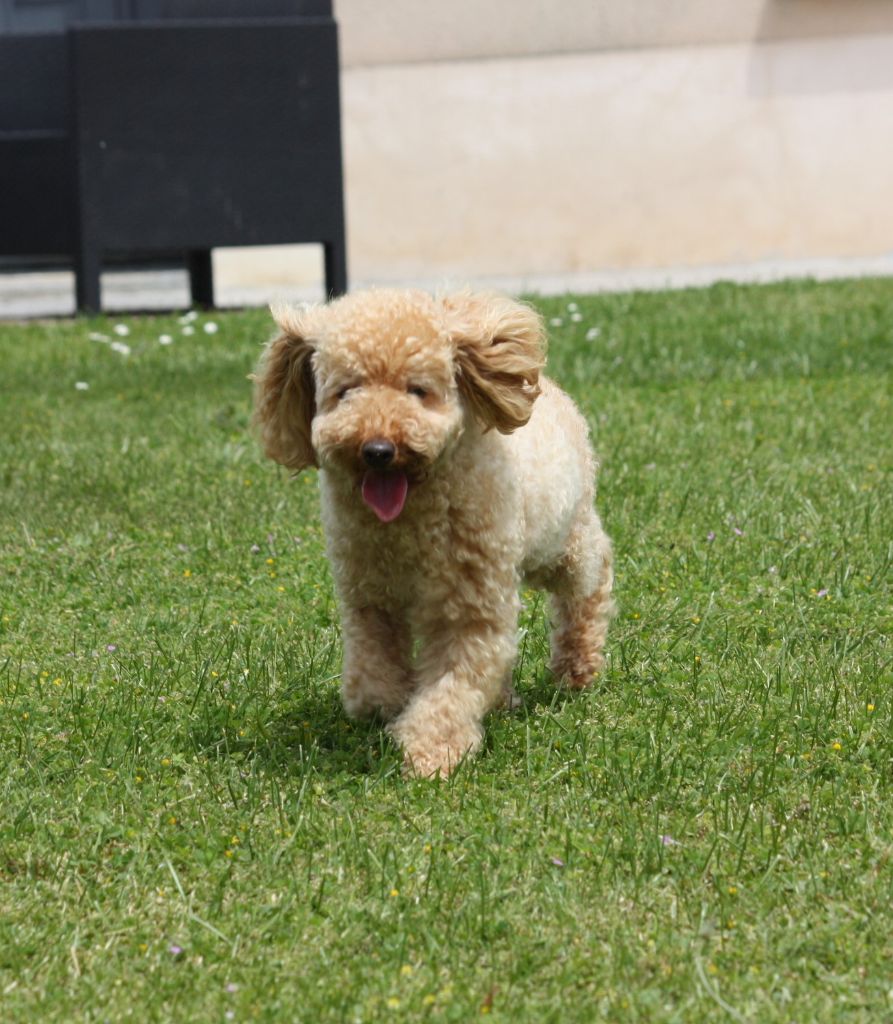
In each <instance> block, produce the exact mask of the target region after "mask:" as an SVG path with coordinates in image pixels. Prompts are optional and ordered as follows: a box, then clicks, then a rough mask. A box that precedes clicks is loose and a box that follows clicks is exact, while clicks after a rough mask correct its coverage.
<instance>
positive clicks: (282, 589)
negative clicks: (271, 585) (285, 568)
mask: <svg viewBox="0 0 893 1024" xmlns="http://www.w3.org/2000/svg"><path fill="white" fill-rule="evenodd" d="M276 590H278V591H279V593H280V594H284V593H285V587H277V588H276Z"/></svg>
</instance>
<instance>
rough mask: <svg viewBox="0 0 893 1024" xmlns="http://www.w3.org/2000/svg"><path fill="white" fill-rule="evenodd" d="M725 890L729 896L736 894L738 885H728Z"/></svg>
mask: <svg viewBox="0 0 893 1024" xmlns="http://www.w3.org/2000/svg"><path fill="white" fill-rule="evenodd" d="M727 892H728V894H729V895H730V896H737V895H738V886H737V885H730V886H729V888H728V890H727Z"/></svg>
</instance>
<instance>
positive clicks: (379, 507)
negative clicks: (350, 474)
mask: <svg viewBox="0 0 893 1024" xmlns="http://www.w3.org/2000/svg"><path fill="white" fill-rule="evenodd" d="M408 490H409V481H408V480H407V479H406V474H405V473H401V472H399V471H395V472H393V473H379V472H377V471H376V470H374V469H370V470H369V471H368V472H367V473H366V475H365V476H364V477H363V501H365V502H366V504H367V505H368V506H369V508H371V509H372V511H373V512H374V513H375V514H376V515H377V516H378V518H379V519H380V520H381V521H382V522H383V523H389V522H391V520H392V519H396V518H397V516H399V515H400V513H401V512H402V511H403V506H404V504H405V503H406V492H407V491H408Z"/></svg>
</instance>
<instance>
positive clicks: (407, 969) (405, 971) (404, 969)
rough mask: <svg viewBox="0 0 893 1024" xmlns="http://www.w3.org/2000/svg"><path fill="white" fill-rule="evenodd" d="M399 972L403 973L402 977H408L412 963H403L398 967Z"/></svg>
mask: <svg viewBox="0 0 893 1024" xmlns="http://www.w3.org/2000/svg"><path fill="white" fill-rule="evenodd" d="M400 973H401V974H402V975H403V977H404V978H408V977H409V976H410V974H412V964H404V965H403V966H402V967H401V968H400Z"/></svg>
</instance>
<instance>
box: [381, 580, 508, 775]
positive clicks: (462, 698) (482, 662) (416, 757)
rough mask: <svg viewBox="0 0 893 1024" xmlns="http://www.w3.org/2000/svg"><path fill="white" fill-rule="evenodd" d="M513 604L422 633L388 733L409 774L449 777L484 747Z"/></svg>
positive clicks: (501, 678)
mask: <svg viewBox="0 0 893 1024" xmlns="http://www.w3.org/2000/svg"><path fill="white" fill-rule="evenodd" d="M517 618H518V604H517V598H516V596H515V594H514V592H512V594H511V596H506V597H505V598H504V599H503V600H502V601H501V602H500V607H499V608H498V609H497V612H496V613H495V614H490V615H488V616H486V617H482V616H481V613H480V609H478V608H476V609H474V610H472V609H469V611H468V615H467V617H466V618H464V619H462V620H461V621H455V620H454V621H452V622H441V623H439V624H438V625H437V627H436V628H434V629H431V630H423V633H422V635H423V640H422V647H421V650H420V652H419V660H418V665H417V667H416V676H417V682H416V689H415V692H414V693H413V695H412V697H411V698H410V700H409V703H408V704H407V705H406V707H405V708H404V710H403V711H402V712H401V713H400V715H399V716H398V717H397V718H396V719H395V720H394V721H393V722H392V723H391V725H390V726H389V727H388V731H389V732H390V734H391V735H392V736H393V737H394V739H395V740H396V741H397V742H398V743H399V744H400V746H401V747H402V749H403V754H404V758H405V768H406V771H407V772H408V773H411V774H416V775H421V776H432V775H449V774H450V772H451V771H452V770H453V769H454V768H455V767H456V765H457V764H458V763H459V762H460V761H461V760H462V758H463V757H465V756H466V755H468V754H473V753H475V751H477V750H478V748H479V747H480V745H481V741H482V740H483V734H484V733H483V720H484V715H486V713H487V712H488V711H489V710H490V709H491V708H493V707H495V706H496V705H497V704H499V703H500V701H501V700H502V697H503V692H504V685H505V679H506V676H507V674H508V673H510V672H511V668H512V664H513V662H514V658H515V651H516V643H517V641H516V631H517Z"/></svg>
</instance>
